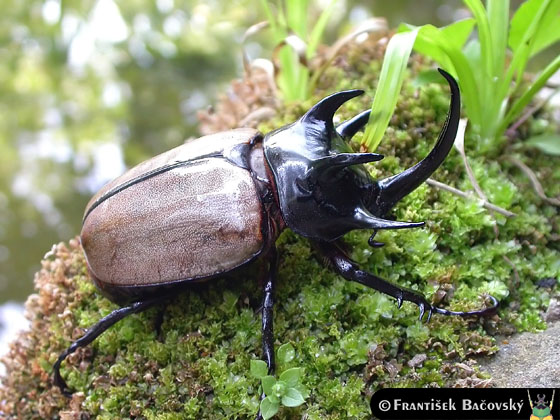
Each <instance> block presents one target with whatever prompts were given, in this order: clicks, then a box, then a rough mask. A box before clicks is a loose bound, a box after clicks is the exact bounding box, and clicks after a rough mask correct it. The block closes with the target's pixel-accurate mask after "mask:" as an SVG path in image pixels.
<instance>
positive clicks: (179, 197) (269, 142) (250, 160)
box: [53, 70, 498, 395]
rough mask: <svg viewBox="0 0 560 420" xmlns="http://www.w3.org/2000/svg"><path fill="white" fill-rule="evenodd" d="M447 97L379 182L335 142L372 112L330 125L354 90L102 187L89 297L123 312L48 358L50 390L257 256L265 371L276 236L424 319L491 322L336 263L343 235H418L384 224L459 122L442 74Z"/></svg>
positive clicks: (91, 238) (270, 359)
mask: <svg viewBox="0 0 560 420" xmlns="http://www.w3.org/2000/svg"><path fill="white" fill-rule="evenodd" d="M440 73H441V74H442V75H443V77H445V79H446V80H447V82H448V83H449V86H450V89H451V102H450V109H449V113H448V117H447V120H446V122H445V124H444V127H443V129H442V131H441V133H440V136H439V138H438V140H437V142H436V144H435V146H434V148H433V149H432V151H431V152H430V153H429V154H428V156H427V157H426V158H424V159H423V160H422V161H421V162H419V163H418V164H416V165H414V166H413V167H411V168H409V169H407V170H405V171H404V172H402V173H400V174H398V175H394V176H392V177H389V178H385V179H382V180H380V181H376V180H374V179H373V178H372V177H371V175H370V174H369V172H368V171H367V170H366V168H365V167H364V166H363V164H364V163H367V162H375V161H378V160H380V159H382V158H383V156H381V155H378V154H375V153H354V152H353V151H352V150H351V149H350V147H349V146H348V145H347V143H346V142H345V141H346V140H348V139H350V138H351V137H352V136H353V135H354V134H355V133H356V132H357V131H358V130H360V129H361V128H362V127H363V126H364V125H365V124H366V123H367V121H368V119H369V116H370V111H365V112H362V113H361V114H359V115H357V116H356V117H354V118H352V119H350V120H348V121H345V122H343V123H342V124H340V125H338V126H337V127H334V125H333V121H332V119H333V115H334V113H335V112H336V110H337V109H338V108H339V107H340V106H341V105H342V104H343V103H344V102H346V101H347V100H349V99H351V98H353V97H356V96H358V95H361V94H362V93H363V91H360V90H349V91H344V92H338V93H335V94H333V95H330V96H328V97H326V98H325V99H323V100H321V101H319V102H318V103H317V104H316V105H315V106H313V107H312V108H311V109H310V110H309V111H308V112H307V113H306V114H305V115H304V116H303V117H301V118H300V119H299V120H297V121H296V122H294V123H292V124H289V125H287V126H285V127H282V128H279V129H277V130H275V131H272V132H270V133H268V134H267V135H266V136H264V137H263V136H262V135H261V134H260V133H258V132H257V131H256V130H253V129H248V128H241V129H236V130H230V131H226V132H222V133H217V134H213V135H210V136H205V137H201V138H199V139H196V140H193V141H189V142H187V143H186V144H184V145H182V146H179V147H177V148H175V149H172V150H170V151H168V152H165V153H163V154H161V155H159V156H156V157H154V158H152V159H150V160H148V161H146V162H143V163H141V164H139V165H137V166H136V167H134V168H132V169H131V170H129V171H128V172H126V173H125V174H124V175H122V176H120V177H119V178H117V179H115V180H114V181H112V182H110V183H109V184H107V185H106V186H105V187H103V188H102V189H101V190H100V191H99V192H98V193H97V194H96V195H95V196H94V197H93V198H92V199H91V201H90V202H89V204H88V206H87V207H86V211H85V215H84V223H83V229H82V233H81V241H82V245H83V248H84V253H85V255H86V260H87V264H88V269H89V271H90V273H91V275H92V277H93V280H94V282H95V284H96V285H97V286H98V288H99V289H100V290H101V291H102V292H103V293H104V294H105V295H106V296H107V297H108V298H109V299H111V300H113V301H115V302H117V303H119V304H121V305H124V306H123V307H121V308H120V309H117V310H115V311H113V312H112V313H111V314H109V315H107V316H106V317H104V318H103V319H101V320H100V321H99V322H98V323H97V324H95V325H94V326H92V327H91V328H90V329H89V330H88V331H87V333H86V334H85V335H84V336H83V337H81V338H80V339H78V340H76V341H75V342H74V343H73V344H72V345H71V346H70V347H69V348H68V349H66V350H65V351H64V352H63V353H62V354H61V355H60V356H59V358H58V360H57V361H56V363H55V364H54V366H53V371H54V383H55V385H57V386H58V387H59V388H60V389H61V390H62V392H63V393H64V394H66V395H70V394H71V390H69V389H68V387H67V386H66V383H65V381H64V380H63V378H62V376H61V375H60V365H61V363H62V362H63V361H64V359H65V358H66V357H67V356H68V355H69V354H71V353H73V352H74V351H76V349H77V348H79V347H83V346H86V345H88V344H89V343H91V342H92V341H93V340H94V339H95V338H96V337H98V336H99V335H100V334H101V333H103V331H105V330H106V329H108V328H109V327H110V326H111V325H113V324H114V323H116V322H117V321H119V320H120V319H122V318H124V317H126V316H128V315H130V314H132V313H137V312H140V311H143V310H145V309H147V308H149V307H151V306H153V305H156V304H158V303H160V302H162V301H165V300H167V299H169V298H170V297H171V296H172V295H173V294H174V293H176V292H177V291H178V288H179V287H181V288H183V287H184V286H185V285H188V284H189V283H195V282H201V281H209V280H211V279H213V278H216V277H219V276H220V275H223V274H224V273H229V272H231V271H232V270H235V269H237V268H239V267H242V266H245V265H246V264H249V263H251V262H253V261H254V260H255V259H257V258H266V259H267V261H268V265H269V270H268V274H267V277H266V279H265V280H264V282H263V285H264V287H263V303H262V345H263V358H264V360H265V361H266V362H267V365H268V370H269V373H270V374H272V373H273V372H274V345H273V342H274V337H273V316H272V314H273V305H274V288H275V281H276V269H277V255H276V248H275V241H276V239H277V237H278V235H279V233H280V232H281V231H282V230H283V229H284V228H286V227H287V228H290V229H291V230H293V231H294V232H296V233H298V234H300V235H302V236H304V237H306V238H309V240H310V241H311V243H312V245H313V246H314V248H315V249H316V250H317V251H318V252H319V253H320V254H322V255H323V256H324V257H326V259H327V261H329V262H330V265H331V266H332V268H333V269H334V270H335V271H336V272H337V273H339V274H340V275H342V276H343V277H344V278H346V279H347V280H351V281H355V282H358V283H361V284H363V285H365V286H368V287H370V288H373V289H375V290H378V291H380V292H383V293H385V294H388V295H390V296H392V297H394V298H395V299H396V301H397V304H398V306H399V307H400V306H401V304H402V302H403V301H409V302H412V303H415V304H416V305H418V307H419V309H420V319H421V320H422V319H423V317H424V314H425V313H426V312H427V320H428V321H429V320H430V317H431V316H432V314H433V313H438V314H442V315H458V316H472V315H477V316H486V315H492V314H494V313H496V311H497V307H498V302H497V301H496V299H495V298H493V297H491V296H490V299H491V301H492V305H491V306H490V307H488V308H485V309H481V310H475V311H469V312H456V311H450V310H447V309H443V308H438V307H435V306H433V305H431V304H430V303H429V302H428V301H427V300H426V298H425V297H424V296H422V295H421V294H419V293H418V292H416V291H413V290H410V289H406V288H403V287H400V286H398V285H395V284H393V283H391V282H389V281H387V280H384V279H382V278H380V277H377V276H375V275H373V274H371V273H368V272H366V271H363V270H361V269H360V268H359V267H358V265H357V264H356V263H354V262H353V261H352V260H351V259H350V258H349V257H348V256H347V255H346V253H345V251H344V247H343V246H342V242H341V237H342V236H343V235H344V234H345V233H348V232H350V231H352V230H354V229H371V230H373V234H372V236H371V238H370V240H369V244H370V245H371V246H373V247H378V246H382V245H383V244H382V243H379V242H375V241H374V236H375V233H376V232H377V231H378V230H380V229H404V228H413V227H420V226H422V225H423V222H400V221H394V220H390V219H387V215H388V213H389V212H390V211H391V209H392V208H393V206H394V205H395V204H396V203H397V202H398V201H399V200H400V199H402V198H403V197H404V196H405V195H407V194H409V193H410V192H411V191H413V190H414V189H416V188H417V187H418V186H419V185H420V184H421V183H423V182H424V181H425V180H426V179H427V178H428V177H429V176H430V175H431V174H432V173H433V172H434V171H435V170H436V169H437V168H438V167H439V166H440V165H441V163H442V162H443V160H444V159H445V157H446V156H447V154H448V153H449V151H450V149H451V147H452V146H453V141H454V139H455V135H456V134H457V127H458V123H459V117H460V93H459V87H458V86H457V83H456V81H455V80H454V79H453V77H451V76H450V75H449V74H448V73H446V72H445V71H443V70H440Z"/></svg>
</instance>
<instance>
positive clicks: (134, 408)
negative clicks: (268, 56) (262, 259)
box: [0, 39, 560, 420]
mask: <svg viewBox="0 0 560 420" xmlns="http://www.w3.org/2000/svg"><path fill="white" fill-rule="evenodd" d="M383 45H384V44H383V43H379V42H377V41H376V40H375V39H370V41H368V42H365V43H362V44H359V45H352V46H350V47H349V48H348V49H347V51H346V52H345V53H344V54H343V55H341V56H340V57H339V58H338V59H337V60H336V62H335V63H334V65H333V66H331V68H330V69H329V70H328V71H327V72H326V74H325V75H324V77H323V78H322V80H321V86H320V87H319V89H318V90H317V92H316V95H315V96H314V98H313V99H310V100H309V101H307V102H306V103H303V104H289V105H285V106H283V107H282V108H278V109H277V110H276V111H277V115H278V117H277V118H274V119H272V120H269V121H266V122H261V124H260V129H261V130H262V131H263V132H266V131H269V130H270V129H272V128H275V127H278V126H280V125H282V124H285V123H289V122H291V121H293V120H294V118H296V117H297V116H298V115H301V114H302V113H303V112H304V111H305V110H306V109H307V108H308V107H309V105H310V104H311V103H313V102H315V101H316V100H317V99H319V98H321V97H323V96H325V95H326V94H327V93H331V92H333V91H337V90H343V89H347V88H357V87H360V88H365V89H366V95H364V96H363V97H361V98H359V99H355V100H353V101H351V102H349V103H348V104H347V105H345V106H344V107H343V109H341V110H340V112H339V113H338V117H339V118H340V119H341V120H342V119H345V118H348V117H350V116H353V115H355V114H356V113H357V112H359V111H362V110H363V109H366V108H367V107H369V105H370V101H371V98H372V97H373V93H374V91H375V80H376V79H377V75H378V73H379V69H380V66H381V65H380V57H381V56H382V51H383ZM427 65H428V64H426V63H424V62H423V61H422V60H421V59H420V58H419V57H415V58H414V59H413V62H412V63H411V66H410V77H409V79H408V80H407V81H405V84H404V86H403V90H402V92H401V98H400V100H399V105H398V109H397V111H396V113H395V115H394V117H393V119H392V122H391V128H390V129H389V130H388V133H387V135H386V138H385V139H384V141H383V142H382V144H381V146H380V148H379V150H378V151H379V153H383V154H384V155H385V156H386V158H385V159H384V160H383V161H381V162H377V163H375V164H371V165H369V166H368V167H369V168H370V170H371V172H372V174H373V175H374V176H376V177H378V178H380V177H383V176H387V175H389V174H393V173H396V172H399V171H401V170H402V169H404V168H405V167H408V166H410V165H411V164H413V163H414V162H416V161H418V160H419V159H421V158H422V157H423V156H425V155H426V154H427V153H428V151H429V150H430V148H431V147H432V145H433V143H434V141H435V139H436V138H437V135H438V133H439V131H440V128H441V126H442V124H443V122H444V120H445V116H446V112H447V107H448V102H449V97H448V92H447V87H445V86H444V85H439V84H431V85H424V86H420V87H416V86H415V84H414V83H413V81H414V79H415V77H416V75H417V74H418V71H419V70H420V69H425V68H426V66H427ZM239 86H241V85H238V87H239ZM246 108H247V112H249V109H250V107H246ZM540 120H542V121H547V115H546V114H541V115H540V116H537V117H535V119H533V120H532V121H530V122H529V123H527V124H526V125H524V126H523V127H522V130H524V131H523V132H522V134H524V135H526V134H527V133H530V132H537V130H540V129H541V128H539V127H541V126H542V124H541V125H539V124H535V121H536V122H538V121H540ZM216 121H217V122H216ZM214 122H216V124H217V127H219V124H220V121H219V119H215V120H214ZM531 123H533V124H532V125H531ZM229 124H231V122H229ZM223 128H227V127H223ZM208 130H210V131H211V129H208V127H207V131H208ZM360 138H361V134H359V135H357V136H356V138H355V139H354V140H353V144H354V146H355V147H356V149H359V148H360ZM466 144H467V147H468V149H469V150H468V151H467V154H468V156H469V159H470V163H471V165H472V166H473V169H474V172H475V174H476V175H477V178H478V180H479V182H480V184H481V186H482V188H483V189H484V191H485V192H486V193H487V195H488V198H489V200H490V201H491V202H492V203H494V204H496V205H499V206H501V207H504V208H507V209H508V210H510V211H512V212H514V213H516V216H515V217H512V218H508V219H506V218H505V217H503V216H500V215H491V214H490V213H489V212H488V211H487V210H486V209H484V208H482V207H481V206H480V205H479V203H478V202H477V201H466V200H464V199H462V198H460V197H457V196H455V195H452V194H451V193H448V192H445V191H440V190H436V189H433V188H432V187H429V186H427V185H422V186H421V187H420V188H418V189H417V190H416V191H415V192H414V193H412V194H410V195H409V196H408V197H406V198H405V199H404V200H403V201H402V202H401V203H400V204H399V205H398V206H397V208H396V209H395V212H394V214H395V216H396V218H397V219H398V220H415V221H417V220H425V221H426V222H427V224H426V227H425V228H423V229H416V230H405V231H393V232H388V231H387V232H381V233H379V235H378V236H377V237H376V239H377V240H379V241H382V242H385V243H386V245H385V247H384V248H381V249H372V248H370V247H369V246H368V245H367V239H368V237H369V235H370V234H371V232H354V233H351V234H349V235H347V237H346V241H347V242H348V244H349V246H350V247H351V248H352V249H353V251H352V257H353V258H354V259H355V260H356V261H357V262H359V263H360V264H361V265H362V267H363V268H365V269H367V270H369V271H371V272H372V273H374V274H376V275H378V276H381V277H384V278H386V279H389V280H391V281H393V282H395V283H398V284H400V285H402V286H405V287H409V288H412V289H415V290H418V291H420V292H422V293H424V294H425V295H427V296H429V297H431V299H432V301H433V302H434V303H436V304H438V305H440V306H446V307H451V308H452V309H455V310H472V309H476V308H479V307H481V306H482V305H484V298H483V295H484V294H485V293H491V294H493V295H494V296H496V297H497V298H499V299H500V300H501V304H502V306H501V310H500V312H499V315H496V316H495V317H493V318H491V319H476V318H469V319H462V318H457V317H444V316H438V315H435V316H434V317H433V318H432V321H431V322H430V323H429V324H423V323H420V322H419V321H418V309H417V307H416V306H415V305H412V304H410V303H405V304H404V305H403V307H402V308H401V309H400V310H398V309H397V306H396V304H395V302H394V301H393V300H392V299H390V298H388V297H386V296H385V295H383V294H380V293H377V292H374V291H371V290H368V289H366V288H364V287H362V286H360V285H358V284H354V283H350V282H347V281H345V280H344V279H342V278H341V277H339V276H337V275H335V274H333V273H332V272H331V271H330V270H329V269H328V268H327V267H326V266H325V265H324V264H323V263H322V262H321V261H320V260H318V259H317V258H316V255H315V253H314V251H313V250H312V249H311V248H310V246H309V243H308V242H307V241H306V240H305V239H303V238H300V237H298V236H296V235H295V234H293V233H291V232H289V231H286V232H284V233H283V234H282V235H281V237H280V239H279V240H278V250H279V255H280V269H279V276H278V289H277V294H276V302H277V303H276V306H275V313H274V323H275V336H276V345H277V346H278V345H280V344H284V343H291V344H292V345H293V346H294V348H295V350H296V357H295V359H294V360H293V361H292V362H290V365H289V366H284V367H283V368H288V367H295V366H298V367H303V368H304V369H305V375H304V380H303V382H304V385H305V386H306V387H307V388H308V389H309V390H310V396H309V398H307V400H306V403H305V404H304V405H302V406H300V407H298V408H282V409H281V410H280V412H279V414H278V418H286V419H291V418H293V419H296V418H302V417H303V416H304V415H305V416H306V417H305V418H307V419H347V418H357V419H365V418H369V416H370V411H369V407H368V405H369V404H368V401H369V396H370V395H371V393H373V392H374V391H375V390H376V389H379V388H380V387H422V386H430V387H441V386H490V385H491V380H490V378H488V377H486V376H484V375H483V374H482V373H480V371H479V369H478V366H477V358H478V357H480V356H482V355H488V354H492V353H493V352H495V351H496V350H497V346H496V342H495V339H494V338H493V336H494V335H496V334H504V333H512V332H515V331H520V330H531V331H535V330H539V329H543V328H545V323H544V321H543V320H542V312H543V311H544V310H545V309H546V307H547V305H548V301H549V298H550V294H551V290H554V289H550V288H539V287H537V283H538V282H539V281H541V280H543V279H547V278H554V279H556V283H557V282H558V280H559V278H558V273H559V271H560V235H559V218H558V209H557V208H555V207H552V206H550V205H548V204H546V203H543V202H542V200H541V199H540V198H539V197H538V196H537V195H536V194H535V193H534V192H533V190H532V189H531V188H530V187H529V181H528V180H527V179H526V178H525V177H524V175H523V174H522V173H520V172H519V171H518V170H517V169H516V168H515V167H514V166H513V165H511V164H510V163H508V162H507V161H506V160H503V159H502V158H501V156H503V155H504V153H511V152H510V150H511V149H510V146H509V145H508V143H507V142H503V143H501V144H493V145H477V144H475V142H474V140H473V139H469V138H467V140H466ZM483 152H484V153H483ZM531 153H532V154H525V155H519V157H520V158H521V159H523V160H524V161H525V162H526V163H527V164H528V165H529V166H531V167H532V168H534V169H536V170H538V175H539V176H540V177H541V180H542V181H543V186H544V188H545V190H546V191H547V192H548V193H549V195H558V194H560V182H559V181H560V171H558V169H557V168H558V164H559V163H560V159H558V158H551V157H548V156H543V155H540V154H539V153H537V152H531ZM435 178H436V179H438V180H440V181H441V182H444V183H446V184H449V185H452V186H454V187H456V188H459V189H462V190H469V189H471V186H470V184H469V181H468V178H467V176H466V173H465V170H464V166H463V163H462V160H461V158H460V156H459V154H458V153H456V152H455V151H452V152H451V154H450V156H449V157H448V158H447V160H446V161H445V163H444V164H443V165H442V167H441V168H440V169H439V170H438V171H437V173H436V174H435ZM260 268H261V267H259V266H258V265H256V266H254V267H252V269H251V270H250V271H248V272H246V273H244V274H243V275H242V276H240V277H238V278H235V279H224V280H219V281H217V282H213V283H211V284H209V285H206V286H204V287H202V288H198V289H196V290H192V291H189V292H187V293H183V294H181V295H180V296H177V297H176V298H175V299H174V300H173V301H171V302H170V303H169V305H168V306H167V307H166V308H165V312H164V317H163V323H162V325H161V330H160V332H159V334H158V333H157V332H156V331H155V329H154V322H155V319H156V318H157V311H158V309H157V308H154V309H151V310H149V311H147V312H146V313H143V314H139V315H133V316H130V317H128V318H126V319H125V320H123V321H121V322H120V323H118V324H117V325H115V326H114V327H112V328H111V329H110V330H108V331H107V332H106V333H104V334H103V335H102V336H101V337H100V338H99V339H97V340H96V341H95V342H94V343H93V344H92V345H91V346H88V347H87V348H85V349H80V350H79V351H78V352H76V353H75V354H74V355H72V356H70V357H69V358H68V359H67V361H66V362H65V363H64V364H63V367H62V373H63V376H64V377H65V378H66V380H67V382H68V384H69V386H70V387H71V388H73V389H75V390H76V391H78V392H77V393H76V394H75V395H74V397H73V399H72V400H71V401H70V400H68V399H66V398H65V397H63V396H62V395H61V394H60V392H59V391H58V389H55V388H54V387H53V385H52V380H51V369H52V364H53V362H54V361H55V360H56V358H57V356H58V355H59V353H60V352H61V351H62V350H63V349H64V348H66V347H67V346H68V345H69V343H70V342H71V341H73V340H75V339H76V338H78V337H79V336H81V335H82V334H83V331H84V329H85V328H87V327H89V326H90V325H92V324H93V323H94V322H96V321H97V320H98V319H99V318H100V317H101V316H104V315H106V314H108V313H109V312H110V311H111V310H113V309H115V308H116V306H115V305H114V304H112V303H111V302H109V301H108V300H107V299H105V298H103V297H101V296H100V295H99V294H98V293H97V292H96V290H95V287H94V286H93V285H92V283H91V281H90V280H89V278H88V275H87V270H86V267H85V261H84V258H83V256H82V253H81V249H80V246H79V243H78V241H77V240H73V241H70V243H69V245H68V246H66V245H63V244H61V245H58V246H56V247H54V248H53V251H52V252H51V253H50V255H49V256H48V257H47V258H46V259H45V261H44V262H43V269H42V270H41V271H40V272H39V273H38V274H37V277H36V280H35V281H36V287H37V295H33V296H31V297H30V298H29V300H28V302H27V313H28V317H29V318H30V319H31V321H32V326H31V330H30V331H29V332H25V333H23V334H22V335H21V336H20V338H19V340H18V341H17V342H15V343H14V344H13V345H12V349H11V352H10V354H8V355H7V357H6V358H5V360H4V363H5V364H6V365H7V369H8V373H7V375H6V377H4V378H3V385H2V387H1V388H0V411H2V412H3V416H4V418H11V419H16V418H17V419H45V418H49V419H51V418H52V419H57V418H60V419H87V418H98V419H115V418H140V419H150V420H151V419H158V420H164V419H165V420H170V419H202V418H210V419H213V418H230V419H238V418H249V419H250V418H254V416H255V414H256V412H257V409H258V403H259V393H258V386H259V383H258V380H256V379H255V378H253V377H252V376H251V374H250V372H249V365H250V361H251V360H252V359H259V358H260V355H261V350H260V348H261V334H260V315H259V313H258V308H259V306H260V299H261V291H260V289H259V285H258V281H257V280H256V279H257V278H258V277H259V274H260V271H261V270H260Z"/></svg>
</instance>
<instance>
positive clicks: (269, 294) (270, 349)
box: [262, 247, 278, 375]
mask: <svg viewBox="0 0 560 420" xmlns="http://www.w3.org/2000/svg"><path fill="white" fill-rule="evenodd" d="M277 271H278V256H277V252H276V248H275V247H273V248H272V249H271V250H270V251H269V266H268V273H267V276H266V279H265V281H264V285H263V286H264V287H263V302H262V349H263V357H264V361H265V362H266V365H267V366H268V374H269V375H273V374H274V370H275V367H276V365H275V361H274V332H273V321H272V319H273V309H274V290H275V288H276V272H277Z"/></svg>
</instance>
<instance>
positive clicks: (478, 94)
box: [399, 0, 560, 143]
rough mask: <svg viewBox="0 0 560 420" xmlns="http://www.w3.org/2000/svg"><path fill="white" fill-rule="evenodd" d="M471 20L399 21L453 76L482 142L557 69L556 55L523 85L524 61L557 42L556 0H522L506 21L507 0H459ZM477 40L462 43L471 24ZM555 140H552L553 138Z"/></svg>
mask: <svg viewBox="0 0 560 420" xmlns="http://www.w3.org/2000/svg"><path fill="white" fill-rule="evenodd" d="M464 3H465V4H466V6H467V7H468V8H469V9H470V11H471V12H472V14H473V16H474V18H471V19H466V20H462V21H459V22H455V23H453V24H451V25H449V26H446V27H443V28H436V27H435V26H433V25H424V26H421V27H415V26H412V25H407V24H403V25H401V26H400V28H399V31H400V32H401V33H406V32H416V33H417V36H416V42H415V44H414V49H415V50H416V51H417V52H419V53H421V54H423V55H426V56H428V57H430V58H432V59H433V60H435V61H436V62H438V63H439V64H440V65H441V66H442V67H443V68H445V69H446V70H447V71H449V72H451V73H452V74H453V75H455V76H456V77H457V78H458V79H459V84H460V86H461V93H462V95H463V100H464V103H465V106H466V113H467V116H468V119H469V121H470V123H471V127H472V129H473V130H474V132H475V133H476V134H477V135H478V136H479V137H480V139H481V140H482V141H483V142H485V143H491V142H493V141H494V140H497V139H499V138H501V137H502V136H503V134H504V132H505V130H506V129H507V128H508V126H509V125H510V124H512V123H513V122H514V121H515V120H516V119H517V118H518V117H519V116H520V114H521V113H522V111H523V110H524V108H525V107H526V106H527V105H528V104H529V103H530V102H531V100H532V99H533V98H534V96H535V95H536V93H537V92H538V91H539V90H540V89H541V88H542V87H543V86H544V84H545V83H546V81H547V80H548V79H549V78H550V77H551V76H552V75H553V74H554V73H555V72H556V71H557V70H558V69H559V68H560V56H557V57H556V58H555V59H553V60H552V61H551V62H549V63H548V64H547V65H545V66H544V68H543V69H542V70H541V72H540V73H539V74H538V75H537V76H536V77H535V78H534V80H533V81H532V83H531V84H530V85H527V83H526V81H524V79H523V76H524V73H525V70H526V67H527V63H528V61H529V60H530V59H531V58H532V57H534V56H535V55H536V54H537V53H539V52H540V51H542V50H543V49H545V48H547V47H549V46H550V45H552V44H554V43H556V42H557V41H558V40H560V0H528V1H526V2H524V3H523V4H522V5H521V6H520V7H519V8H518V9H517V11H516V12H515V14H514V15H513V17H512V19H511V21H509V6H510V4H509V0H499V1H494V0H487V2H486V8H485V7H484V5H483V4H482V2H481V0H464ZM475 24H476V27H477V29H478V38H476V39H471V40H470V41H469V42H467V39H468V38H469V35H470V33H471V32H472V29H473V27H474V25H475ZM557 140H558V139H556V141H557Z"/></svg>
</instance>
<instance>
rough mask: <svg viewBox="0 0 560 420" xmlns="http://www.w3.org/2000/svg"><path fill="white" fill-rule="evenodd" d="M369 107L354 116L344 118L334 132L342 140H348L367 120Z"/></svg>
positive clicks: (369, 111)
mask: <svg viewBox="0 0 560 420" xmlns="http://www.w3.org/2000/svg"><path fill="white" fill-rule="evenodd" d="M370 114H371V109H368V110H367V111H363V112H361V113H359V114H358V115H356V116H355V117H352V118H350V119H349V120H346V121H344V122H342V123H340V124H339V125H337V126H336V132H337V133H338V135H339V136H340V137H342V138H343V139H344V140H350V139H351V138H352V137H354V134H356V133H357V132H358V131H359V130H360V129H361V128H362V127H363V126H364V125H366V124H367V122H368V120H369V115H370Z"/></svg>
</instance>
